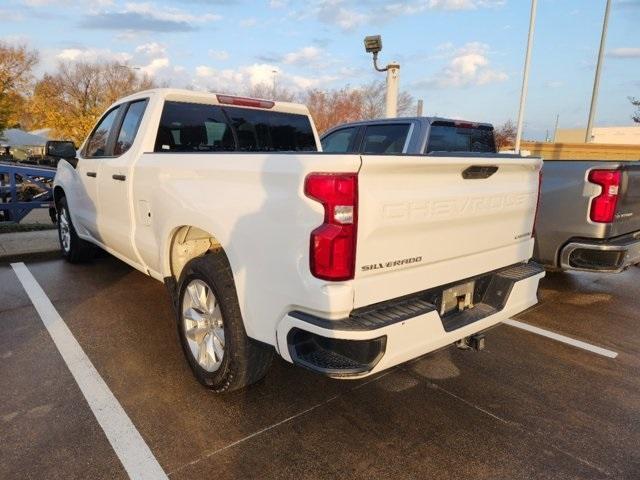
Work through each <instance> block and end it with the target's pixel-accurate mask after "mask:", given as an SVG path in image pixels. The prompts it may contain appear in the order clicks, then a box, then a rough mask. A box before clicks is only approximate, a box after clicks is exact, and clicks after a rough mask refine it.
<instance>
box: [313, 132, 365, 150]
mask: <svg viewBox="0 0 640 480" xmlns="http://www.w3.org/2000/svg"><path fill="white" fill-rule="evenodd" d="M357 131H358V129H357V128H356V127H349V128H343V129H341V130H336V131H335V132H333V133H330V134H329V135H327V136H326V137H324V138H323V139H322V151H323V152H329V153H347V152H349V147H350V146H351V143H352V142H353V137H354V136H355V135H356V132H357Z"/></svg>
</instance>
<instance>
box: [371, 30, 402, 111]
mask: <svg viewBox="0 0 640 480" xmlns="http://www.w3.org/2000/svg"><path fill="white" fill-rule="evenodd" d="M364 49H365V51H366V52H367V53H371V54H372V55H373V68H375V69H376V70H377V71H378V72H387V96H386V102H387V117H388V118H393V117H397V116H398V82H399V77H400V65H399V64H398V62H392V63H390V64H389V65H387V66H386V67H385V68H380V67H379V66H378V54H379V53H380V52H381V51H382V37H381V36H380V35H369V36H367V37H364Z"/></svg>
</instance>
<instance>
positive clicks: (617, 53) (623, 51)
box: [609, 47, 640, 58]
mask: <svg viewBox="0 0 640 480" xmlns="http://www.w3.org/2000/svg"><path fill="white" fill-rule="evenodd" d="M609 56H611V57H614V58H640V47H621V48H614V49H613V50H611V51H610V52H609Z"/></svg>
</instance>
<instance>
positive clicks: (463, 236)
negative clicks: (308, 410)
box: [54, 89, 544, 392]
mask: <svg viewBox="0 0 640 480" xmlns="http://www.w3.org/2000/svg"><path fill="white" fill-rule="evenodd" d="M319 145H320V143H319V138H318V134H317V132H316V130H315V127H314V124H313V121H312V119H311V117H310V116H309V112H308V110H307V108H306V107H304V106H302V105H298V104H291V103H281V102H272V101H269V100H259V99H252V98H243V97H234V96H228V95H219V94H212V93H197V92H192V91H183V90H174V89H155V90H149V91H144V92H139V93H136V94H134V95H132V96H129V97H127V98H123V99H121V100H120V101H118V102H116V103H115V104H114V105H113V106H112V107H110V108H109V109H108V110H107V112H106V113H105V114H104V115H103V116H102V118H101V119H100V120H99V121H98V123H97V125H96V126H95V127H94V129H93V131H92V132H91V133H90V134H89V136H88V138H87V139H86V140H85V142H84V144H83V145H82V146H81V147H80V149H79V150H78V151H77V153H76V155H68V156H66V157H65V158H64V159H62V160H61V161H60V162H59V165H58V171H57V174H56V178H55V183H54V196H55V204H56V208H57V211H58V217H59V222H58V229H59V237H60V245H61V249H62V254H63V256H64V257H65V258H66V259H68V260H69V261H70V262H81V261H86V260H89V259H90V258H91V257H92V255H93V252H94V250H95V247H96V246H98V247H101V248H102V249H104V250H106V251H108V252H109V253H111V254H112V255H114V256H115V257H117V258H119V259H121V260H122V261H124V262H126V263H128V264H129V265H131V266H132V267H134V268H136V269H138V270H139V271H141V272H143V273H145V274H147V275H149V276H151V277H153V278H155V279H157V280H159V281H161V282H164V283H165V285H166V286H167V288H168V290H169V292H170V294H171V296H172V299H173V304H174V306H175V310H176V318H177V328H178V333H179V338H180V342H181V345H182V348H183V350H184V353H185V356H186V359H187V361H188V363H189V365H190V367H191V369H192V371H193V372H194V374H195V376H196V378H197V379H198V380H199V381H200V382H201V383H202V384H203V385H205V386H207V387H209V388H211V389H213V390H215V391H218V392H223V391H229V390H234V389H238V388H241V387H243V386H245V385H248V384H250V383H253V382H255V381H257V380H258V379H260V378H261V377H263V376H264V374H265V373H266V371H267V369H268V367H269V364H270V362H271V359H272V357H273V355H274V352H275V353H277V354H278V355H280V356H281V357H282V358H284V359H285V360H286V361H288V362H292V363H294V364H296V365H300V366H302V367H305V368H308V369H311V370H313V371H315V372H318V373H321V374H324V375H328V376H331V377H335V378H361V377H364V376H367V375H371V374H374V373H376V372H379V371H381V370H383V369H386V368H389V367H392V366H394V365H397V364H399V363H402V362H406V361H408V360H410V359H413V358H416V357H418V356H421V355H424V354H426V353H428V352H432V351H434V350H437V349H439V348H441V347H444V346H446V345H449V344H453V343H456V342H459V343H460V342H461V343H465V342H470V343H471V344H473V342H474V341H477V340H478V337H474V335H476V334H478V333H479V332H482V331H484V330H486V329H488V328H490V327H492V326H495V325H496V324H498V323H499V322H500V321H502V320H504V319H507V318H509V317H510V316H512V315H515V314H517V313H519V312H521V311H522V310H524V309H526V308H528V307H529V306H531V305H533V304H535V303H536V302H537V295H536V292H537V287H538V281H539V280H540V278H541V277H542V276H543V275H544V271H543V270H542V269H541V267H539V266H538V265H537V264H535V263H532V262H529V259H530V258H531V255H532V251H533V244H534V240H533V235H532V231H533V224H534V218H535V213H536V207H537V199H538V186H539V171H540V167H541V161H540V160H539V159H536V158H522V157H516V156H513V157H508V158H504V157H500V158H498V157H497V156H495V155H483V156H473V155H441V156H432V157H430V159H429V160H430V161H429V162H425V161H424V157H423V156H420V155H399V156H398V155H396V156H390V155H386V154H373V155H368V154H362V155H361V154H350V153H342V154H331V153H322V152H319V151H318V150H320V147H319ZM474 339H475V340H474Z"/></svg>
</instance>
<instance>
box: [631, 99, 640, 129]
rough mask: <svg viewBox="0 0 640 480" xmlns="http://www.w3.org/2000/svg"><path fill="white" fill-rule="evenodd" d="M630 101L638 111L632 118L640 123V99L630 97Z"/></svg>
mask: <svg viewBox="0 0 640 480" xmlns="http://www.w3.org/2000/svg"><path fill="white" fill-rule="evenodd" d="M629 101H630V102H631V105H633V106H634V107H636V111H635V113H634V114H633V116H632V117H631V118H633V121H634V122H636V123H640V99H637V98H635V97H629Z"/></svg>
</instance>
